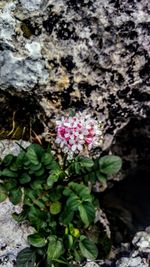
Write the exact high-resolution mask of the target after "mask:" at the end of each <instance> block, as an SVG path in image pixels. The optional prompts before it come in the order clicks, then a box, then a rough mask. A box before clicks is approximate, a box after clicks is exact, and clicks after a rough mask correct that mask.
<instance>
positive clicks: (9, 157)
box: [3, 154, 15, 167]
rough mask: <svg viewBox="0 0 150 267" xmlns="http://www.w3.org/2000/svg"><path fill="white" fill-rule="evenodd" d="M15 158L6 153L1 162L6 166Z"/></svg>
mask: <svg viewBox="0 0 150 267" xmlns="http://www.w3.org/2000/svg"><path fill="white" fill-rule="evenodd" d="M14 158H15V156H13V155H12V154H8V155H7V156H5V158H4V159H3V164H4V165H5V166H6V167H8V166H10V164H11V163H12V161H13V159H14Z"/></svg>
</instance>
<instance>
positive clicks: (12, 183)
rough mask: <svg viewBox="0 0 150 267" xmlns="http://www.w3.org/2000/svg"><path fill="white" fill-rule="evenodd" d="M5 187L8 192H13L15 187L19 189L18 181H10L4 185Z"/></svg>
mask: <svg viewBox="0 0 150 267" xmlns="http://www.w3.org/2000/svg"><path fill="white" fill-rule="evenodd" d="M4 187H5V189H6V190H7V191H11V190H13V189H14V188H15V187H17V181H16V179H9V180H8V181H6V182H5V183H4Z"/></svg>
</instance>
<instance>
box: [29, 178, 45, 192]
mask: <svg viewBox="0 0 150 267" xmlns="http://www.w3.org/2000/svg"><path fill="white" fill-rule="evenodd" d="M30 186H31V188H32V189H33V190H38V189H42V188H43V187H42V184H41V180H40V179H39V180H36V181H33V182H32V183H30Z"/></svg>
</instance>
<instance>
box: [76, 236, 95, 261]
mask: <svg viewBox="0 0 150 267" xmlns="http://www.w3.org/2000/svg"><path fill="white" fill-rule="evenodd" d="M79 247H80V250H81V253H82V255H83V256H84V257H85V258H86V259H90V260H95V259H96V258H97V256H98V249H97V247H96V245H95V244H94V243H93V242H92V241H91V240H88V239H87V238H86V237H85V238H84V239H82V240H81V241H80V242H79Z"/></svg>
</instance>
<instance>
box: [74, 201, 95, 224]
mask: <svg viewBox="0 0 150 267" xmlns="http://www.w3.org/2000/svg"><path fill="white" fill-rule="evenodd" d="M78 209H79V213H80V217H81V220H82V222H83V223H84V224H85V226H86V227H88V226H89V224H90V223H92V222H93V221H94V219H95V209H94V206H93V205H92V204H91V203H90V202H84V203H82V204H80V205H79V207H78Z"/></svg>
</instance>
